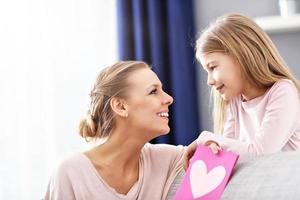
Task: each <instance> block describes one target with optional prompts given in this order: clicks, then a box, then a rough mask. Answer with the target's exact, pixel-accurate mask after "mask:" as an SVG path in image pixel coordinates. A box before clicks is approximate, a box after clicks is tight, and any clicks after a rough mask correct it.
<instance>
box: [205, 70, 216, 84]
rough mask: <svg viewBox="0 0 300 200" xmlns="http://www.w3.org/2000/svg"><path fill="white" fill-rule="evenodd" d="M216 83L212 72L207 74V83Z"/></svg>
mask: <svg viewBox="0 0 300 200" xmlns="http://www.w3.org/2000/svg"><path fill="white" fill-rule="evenodd" d="M214 84H215V79H214V78H213V77H212V75H211V74H210V73H208V75H207V85H208V86H213V85H214Z"/></svg>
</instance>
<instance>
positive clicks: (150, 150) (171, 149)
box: [142, 143, 185, 156]
mask: <svg viewBox="0 0 300 200" xmlns="http://www.w3.org/2000/svg"><path fill="white" fill-rule="evenodd" d="M184 148H185V147H184V146H182V145H177V146H176V145H170V144H151V143H146V144H145V146H144V148H143V150H142V154H144V155H160V156H162V155H170V154H182V153H183V151H184Z"/></svg>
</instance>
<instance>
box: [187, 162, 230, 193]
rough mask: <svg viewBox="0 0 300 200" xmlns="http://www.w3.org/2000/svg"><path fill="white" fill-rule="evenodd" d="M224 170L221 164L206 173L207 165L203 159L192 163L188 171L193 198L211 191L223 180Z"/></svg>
mask: <svg viewBox="0 0 300 200" xmlns="http://www.w3.org/2000/svg"><path fill="white" fill-rule="evenodd" d="M225 175H226V170H225V168H224V167H223V166H217V167H214V168H213V169H212V170H210V172H208V173H207V166H206V164H205V162H204V161H203V160H197V161H195V162H194V163H193V165H192V167H191V172H190V184H191V188H192V194H193V198H199V197H201V196H204V195H205V194H207V193H209V192H211V191H213V190H214V189H215V188H217V187H218V186H219V185H220V184H221V183H222V181H223V179H224V178H225Z"/></svg>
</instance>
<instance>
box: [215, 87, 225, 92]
mask: <svg viewBox="0 0 300 200" xmlns="http://www.w3.org/2000/svg"><path fill="white" fill-rule="evenodd" d="M223 88H224V85H220V86H219V87H217V88H216V90H217V91H218V92H220V93H223V90H222V89H223Z"/></svg>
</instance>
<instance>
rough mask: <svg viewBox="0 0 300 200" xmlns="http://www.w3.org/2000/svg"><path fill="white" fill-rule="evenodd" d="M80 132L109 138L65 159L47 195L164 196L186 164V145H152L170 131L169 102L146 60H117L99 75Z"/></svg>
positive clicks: (54, 199)
mask: <svg viewBox="0 0 300 200" xmlns="http://www.w3.org/2000/svg"><path fill="white" fill-rule="evenodd" d="M90 96H91V104H90V108H89V110H88V112H87V116H86V117H85V118H84V119H83V120H82V121H81V123H80V134H81V136H82V137H84V138H85V139H87V140H90V139H96V138H106V139H107V140H106V142H105V143H104V144H102V145H99V146H96V147H94V148H92V149H91V150H89V151H86V152H83V153H77V154H75V155H73V156H71V157H70V158H67V159H66V160H64V161H63V162H62V163H61V164H60V165H59V166H58V168H57V170H56V171H55V173H54V174H53V176H52V178H51V180H50V182H49V186H48V189H47V193H46V197H45V199H46V200H50V199H51V200H72V199H81V200H108V199H109V200H120V199H124V200H126V199H128V200H129V199H140V200H161V199H165V198H166V196H167V193H168V190H169V188H170V185H171V183H172V182H173V180H174V178H175V176H176V175H177V174H178V173H179V172H180V171H181V169H182V158H183V152H184V147H183V146H171V145H166V144H160V145H152V144H150V143H148V142H149V141H150V140H151V139H153V138H155V137H157V136H160V135H164V134H167V133H168V132H169V130H170V128H169V126H168V121H169V119H168V116H169V115H168V111H169V106H170V105H171V104H172V102H173V98H172V97H171V96H169V95H168V94H167V93H165V92H164V91H163V89H162V84H161V82H160V81H159V79H158V77H157V76H156V74H155V73H154V72H153V71H151V69H150V68H149V66H148V65H147V64H146V63H143V62H138V61H126V62H118V63H116V64H115V65H113V66H111V67H108V68H106V69H105V70H104V71H102V73H101V74H99V75H98V77H97V80H96V83H95V85H94V88H93V89H92V91H91V94H90Z"/></svg>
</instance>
